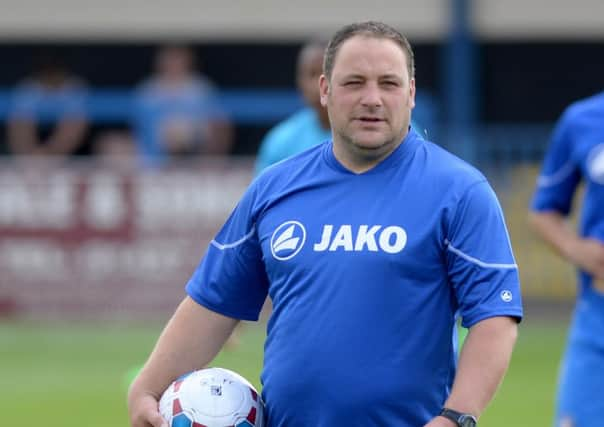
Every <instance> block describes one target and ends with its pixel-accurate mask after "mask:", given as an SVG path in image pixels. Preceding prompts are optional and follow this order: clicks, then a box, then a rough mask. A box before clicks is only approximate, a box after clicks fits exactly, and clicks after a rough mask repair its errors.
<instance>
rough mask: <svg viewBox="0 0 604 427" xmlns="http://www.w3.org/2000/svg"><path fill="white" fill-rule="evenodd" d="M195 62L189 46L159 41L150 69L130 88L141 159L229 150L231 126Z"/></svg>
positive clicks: (160, 160) (158, 161)
mask: <svg viewBox="0 0 604 427" xmlns="http://www.w3.org/2000/svg"><path fill="white" fill-rule="evenodd" d="M195 67H196V62H195V56H194V53H193V51H192V50H191V49H190V48H189V47H187V46H184V45H167V46H162V47H160V48H159V49H158V50H157V54H156V56H155V64H154V73H153V75H152V76H150V77H149V78H148V79H146V80H145V81H144V82H142V83H141V84H140V85H139V86H138V88H137V89H136V91H135V95H136V96H135V103H134V104H135V112H134V114H133V128H134V133H135V141H136V146H137V152H138V155H139V156H140V157H141V159H142V160H143V162H144V163H145V164H147V165H151V166H155V165H161V164H163V163H165V162H167V161H169V160H170V159H174V158H191V157H194V156H196V155H225V154H228V153H229V152H230V150H231V146H232V143H233V132H232V127H231V124H230V121H229V120H228V118H227V117H226V114H225V113H224V112H223V111H222V110H221V109H220V108H219V105H218V102H217V101H216V90H217V89H216V87H215V86H214V84H213V83H212V82H211V81H210V80H209V79H208V78H207V77H206V76H204V75H203V74H201V73H199V72H197V71H196V69H195Z"/></svg>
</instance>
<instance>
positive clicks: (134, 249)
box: [0, 0, 604, 316]
mask: <svg viewBox="0 0 604 427" xmlns="http://www.w3.org/2000/svg"><path fill="white" fill-rule="evenodd" d="M4 3H10V4H4ZM0 5H2V6H3V13H2V14H0V58H1V60H2V64H3V66H2V67H1V68H0V152H2V153H4V154H7V156H5V158H4V159H3V160H2V165H1V166H0V272H1V274H0V311H1V310H4V311H9V310H16V311H21V312H23V313H26V314H38V315H51V314H66V313H73V314H77V315H81V314H82V313H88V314H90V315H92V316H96V315H109V316H113V315H115V314H116V313H123V314H125V315H126V314H127V313H130V312H131V311H132V310H138V311H139V312H142V311H149V312H157V311H158V310H159V311H160V312H163V313H166V312H170V311H171V309H172V308H173V304H175V303H176V302H177V301H179V300H180V297H181V296H182V294H181V293H180V292H179V290H182V288H183V286H184V283H185V282H186V280H187V279H188V275H189V274H190V273H191V272H192V271H193V269H194V267H195V264H196V263H197V262H198V260H199V259H200V257H201V256H202V254H203V252H204V248H205V247H206V245H207V243H208V241H209V239H210V238H211V236H212V235H213V233H214V232H215V231H216V229H217V228H218V227H219V225H220V224H221V223H222V221H223V220H224V219H225V218H226V215H228V212H229V211H230V209H231V208H232V207H233V206H234V204H235V203H236V200H237V199H238V197H239V196H240V194H241V193H242V192H243V190H244V188H245V186H246V185H247V183H248V182H249V180H250V179H251V176H252V164H253V157H254V155H255V154H256V152H257V149H258V145H259V144H260V141H261V139H262V137H263V136H264V134H265V133H266V132H267V130H268V129H269V128H271V127H272V126H273V125H274V124H275V123H277V122H278V121H279V120H282V119H283V118H285V117H287V116H288V115H290V114H291V113H293V112H294V111H296V110H297V109H299V108H300V107H301V106H302V100H301V99H300V97H299V95H298V93H297V91H296V89H295V81H294V76H295V66H296V55H297V52H298V50H299V48H300V46H301V44H302V43H304V42H305V41H306V40H307V39H309V38H311V37H312V38H317V37H324V38H328V37H329V36H330V35H331V33H332V32H333V31H334V30H335V29H336V28H338V27H340V26H341V25H343V24H345V23H349V22H352V21H360V20H368V19H376V20H383V21H385V22H387V23H389V24H391V25H394V26H396V27H397V28H399V29H400V30H401V31H402V32H403V33H404V34H406V35H407V36H408V37H409V38H410V40H411V42H412V44H413V46H414V49H415V53H416V63H417V86H418V88H419V91H418V99H417V108H416V110H415V112H414V121H415V122H416V123H417V124H418V125H419V126H421V127H422V129H425V131H426V133H427V135H428V138H429V139H433V140H434V141H435V142H437V143H439V144H442V145H443V146H445V147H447V148H448V149H450V150H452V151H454V152H455V153H457V154H459V155H460V156H461V157H464V158H465V159H467V160H468V161H470V162H472V163H474V164H476V165H477V166H478V167H479V168H481V169H482V170H483V171H484V173H485V174H486V175H487V177H488V178H489V179H490V180H491V181H492V183H493V185H494V187H495V188H496V190H497V191H498V195H499V197H500V200H501V201H502V204H503V205H504V210H505V212H506V216H507V220H508V223H509V227H510V231H511V234H512V240H513V243H514V246H515V251H516V255H517V258H518V263H519V265H520V271H521V274H522V279H523V288H524V292H525V294H526V296H527V297H529V298H531V297H533V298H540V299H545V300H564V299H569V298H572V295H573V294H574V289H573V283H574V280H573V279H572V275H573V272H572V271H571V270H570V269H569V267H567V266H565V265H564V264H563V263H561V262H560V261H559V260H558V259H557V258H556V257H554V256H553V255H551V254H550V253H549V251H548V250H547V249H546V248H545V247H543V246H542V245H541V244H539V243H537V242H536V241H535V240H534V239H533V238H532V236H531V234H530V232H528V229H527V227H526V225H525V222H526V221H525V216H526V211H527V206H528V200H529V197H530V191H532V188H533V181H534V179H535V177H536V174H537V165H538V163H539V162H540V161H541V158H542V155H543V152H544V149H545V146H546V145H547V142H548V137H549V132H550V129H551V126H552V124H553V121H554V120H555V119H556V118H557V117H558V116H559V114H560V113H561V111H562V110H563V108H564V107H565V106H566V105H568V104H569V103H570V102H572V101H574V100H577V99H580V98H582V97H585V96H588V95H590V94H593V93H596V92H598V91H601V90H602V89H603V88H604V79H603V76H604V55H602V52H603V51H604V3H603V2H602V1H600V0H577V1H575V2H572V3H568V2H565V1H562V0H549V1H544V0H523V1H520V0H508V1H505V2H502V1H495V0H474V1H471V0H408V1H403V2H401V1H395V0H384V1H378V2H373V3H370V4H365V3H358V4H351V3H350V2H346V1H343V0H336V1H331V2H328V4H325V2H319V1H316V0H310V1H307V2H304V5H302V4H295V5H294V4H292V5H288V7H283V5H282V3H281V2H279V1H277V0H259V1H255V2H219V1H215V0H205V1H192V0H179V1H173V2H171V3H169V4H168V3H161V4H150V3H148V2H144V1H142V0H133V1H129V2H127V3H124V2H119V1H117V0H107V1H105V2H103V3H102V4H95V5H94V7H84V6H83V5H82V3H81V2H76V1H75V0H61V1H58V2H53V4H52V13H50V12H49V11H47V10H45V7H46V6H44V7H41V6H40V4H39V2H35V1H33V0H21V1H20V2H18V3H16V2H8V1H7V0H4V1H3V0H0ZM47 7H48V8H50V6H47ZM165 44H170V45H174V46H176V45H179V46H182V45H187V46H190V49H191V52H192V54H193V57H194V58H197V59H201V58H202V59H203V73H204V75H205V76H206V77H207V79H208V81H212V82H213V84H212V100H213V102H215V104H214V106H213V107H212V109H211V111H214V112H220V114H219V115H217V116H216V115H215V117H219V118H220V119H221V121H222V124H227V123H228V125H227V127H226V128H224V127H223V128H222V131H220V130H219V131H218V133H214V134H212V133H211V132H208V133H204V138H208V137H209V138H211V140H210V141H208V140H207V139H206V141H205V143H208V144H209V145H208V146H213V147H220V149H216V150H214V149H213V150H208V151H205V150H201V149H199V150H197V149H191V150H184V152H183V153H181V154H184V155H179V156H178V157H179V159H178V160H174V162H168V163H166V164H164V165H162V166H163V167H161V168H155V169H148V168H139V167H138V166H137V164H136V163H133V162H130V161H125V162H124V161H117V162H114V161H109V162H108V161H106V160H107V159H115V158H118V159H119V158H122V159H123V158H130V159H132V158H134V157H136V153H137V150H136V148H135V147H136V146H139V147H140V146H141V144H140V141H139V143H138V144H137V143H136V140H133V138H142V137H143V136H142V134H143V133H144V132H140V128H139V130H138V131H137V117H139V118H140V116H137V103H136V99H137V98H136V94H137V93H140V92H136V90H135V88H136V87H137V85H138V84H139V83H140V82H141V81H143V80H144V79H145V78H147V77H148V75H149V73H150V71H151V70H152V68H153V64H154V58H155V54H156V48H157V46H160V45H165ZM43 49H52V51H53V52H57V53H58V54H59V55H60V57H61V58H62V61H63V63H64V65H65V66H66V67H67V68H68V69H69V70H70V71H72V72H73V73H74V74H76V75H78V76H80V77H81V78H82V79H83V80H85V81H86V82H87V91H86V93H85V99H84V100H83V101H82V100H81V104H80V106H79V107H78V109H79V110H81V111H80V112H81V113H82V115H81V117H85V118H86V120H87V124H86V132H85V135H84V134H83V135H82V138H84V140H83V141H81V144H80V145H78V146H77V150H74V151H77V152H76V154H80V155H83V156H82V158H77V160H74V159H73V158H71V159H70V161H68V162H65V161H61V162H57V161H56V158H54V157H53V158H49V159H48V161H45V160H44V159H43V158H39V156H38V158H36V159H35V161H34V160H32V161H30V162H27V161H24V160H22V159H20V160H17V159H15V157H13V156H12V155H11V154H10V153H11V152H12V151H13V149H11V147H12V146H13V145H14V144H15V142H14V134H15V132H11V131H10V127H11V125H10V118H11V111H12V110H11V109H12V106H13V105H14V102H15V99H16V96H17V94H18V92H17V91H16V90H15V88H17V84H18V82H20V81H22V80H23V78H24V77H26V76H27V75H28V74H29V72H30V65H31V63H32V62H31V61H32V59H33V58H34V57H35V54H36V52H39V51H40V50H43ZM195 71H200V70H199V69H197V70H195ZM204 78H205V77H204ZM205 87H209V86H205ZM139 99H140V98H139ZM189 105H191V104H189ZM185 109H186V108H185ZM181 111H183V110H181ZM188 111H191V109H189V110H188ZM79 117H80V116H79ZM222 119H224V120H222ZM204 126H205V125H204ZM218 128H220V126H218ZM178 129H180V130H183V129H184V130H183V132H185V131H186V130H187V129H190V128H189V127H186V126H185V127H182V126H181V127H178ZM203 129H206V130H207V129H209V127H203ZM174 132H176V133H178V132H177V131H174ZM174 132H172V134H173V133H174ZM183 132H180V133H178V135H181V136H182V134H184V133H183ZM204 132H205V131H204ZM221 132H222V133H221ZM185 133H186V132H185ZM193 134H196V133H195V132H194V133H193ZM187 135H192V134H191V133H190V132H189V133H187ZM196 135H197V134H196ZM210 135H213V136H210ZM11 138H13V139H12V140H11ZM218 139H221V141H223V142H219V141H218ZM225 141H226V142H225ZM189 148H190V147H189ZM227 154H228V155H229V156H226V155H227ZM101 158H102V159H103V161H99V159H101ZM3 307H4V308H3Z"/></svg>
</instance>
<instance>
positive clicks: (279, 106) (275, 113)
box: [0, 89, 303, 125]
mask: <svg viewBox="0 0 604 427" xmlns="http://www.w3.org/2000/svg"><path fill="white" fill-rule="evenodd" d="M12 97H13V92H12V91H11V90H10V89H0V120H2V121H4V120H6V118H7V116H8V115H9V114H10V110H11V103H12ZM215 101H216V103H217V105H218V107H219V109H220V110H222V111H224V112H225V113H226V114H227V115H228V116H229V117H230V118H231V119H232V120H233V121H234V122H236V123H239V124H258V125H267V124H272V123H275V122H277V121H279V120H281V119H283V118H285V117H287V116H289V115H290V114H292V113H293V112H295V111H296V110H298V109H299V108H301V107H302V106H303V101H302V98H301V97H300V95H299V94H298V93H297V91H295V90H275V89H262V90H260V89H249V90H248V89H240V90H224V91H221V92H220V94H219V96H217V98H216V100H215ZM85 105H86V107H85V108H86V111H85V113H86V115H87V116H88V117H89V118H90V119H91V120H92V121H94V122H96V123H110V122H116V121H129V120H131V118H132V116H133V114H134V112H135V97H134V91H133V90H128V89H102V90H100V89H97V90H90V91H89V92H88V94H87V96H86V100H85ZM47 118H48V119H50V118H49V117H47Z"/></svg>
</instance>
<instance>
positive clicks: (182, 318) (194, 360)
mask: <svg viewBox="0 0 604 427" xmlns="http://www.w3.org/2000/svg"><path fill="white" fill-rule="evenodd" d="M236 325H237V320H235V319H231V318H228V317H224V316H222V315H220V314H217V313H214V312H211V311H209V310H208V309H206V308H204V307H201V306H199V305H198V304H197V303H196V302H195V301H193V300H191V299H190V298H185V300H184V301H183V302H182V303H181V304H180V306H179V307H178V309H177V310H176V312H175V314H174V316H173V317H172V319H171V320H170V322H168V324H167V326H166V328H165V329H164V331H163V332H162V334H161V336H160V338H159V340H158V342H157V344H156V346H155V348H154V349H153V352H152V353H151V355H150V356H149V360H148V361H147V363H146V364H145V366H144V367H143V369H142V370H141V372H140V374H139V375H138V377H137V378H136V380H135V381H134V383H133V384H132V387H131V390H130V394H131V396H130V397H131V398H132V397H133V396H134V397H135V396H136V395H138V394H140V393H147V394H152V395H154V396H155V397H159V395H160V394H161V393H162V392H163V390H165V389H166V388H167V386H168V385H169V384H170V382H172V381H173V380H174V379H175V378H176V377H178V376H180V375H181V374H183V373H186V372H190V371H193V370H195V369H200V368H202V367H204V366H206V365H207V364H208V363H210V362H211V361H212V360H213V359H214V357H215V356H216V355H217V354H218V352H219V351H220V349H221V348H222V346H223V344H224V342H225V341H226V339H227V338H228V337H229V335H230V334H231V332H232V331H233V329H234V328H235V326H236Z"/></svg>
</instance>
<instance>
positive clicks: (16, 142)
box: [7, 51, 89, 156]
mask: <svg viewBox="0 0 604 427" xmlns="http://www.w3.org/2000/svg"><path fill="white" fill-rule="evenodd" d="M35 62H36V65H35V69H34V72H33V74H32V75H31V76H30V77H27V78H26V79H25V80H24V81H23V82H21V83H20V84H19V85H18V86H17V87H16V88H15V91H14V94H13V102H12V107H11V111H10V112H9V118H8V124H7V144H8V148H9V151H10V152H11V153H13V154H16V155H31V156H37V155H71V154H78V151H79V150H81V149H82V148H83V146H84V144H85V142H86V136H87V132H88V128H89V125H88V120H87V117H86V86H85V84H84V82H83V80H82V79H81V78H79V77H77V76H75V75H73V74H71V73H70V72H69V70H68V69H67V67H66V66H65V64H64V63H63V61H62V59H61V58H60V57H59V55H58V54H57V53H55V52H51V51H45V52H43V53H41V54H40V55H39V56H38V57H37V59H36V61H35Z"/></svg>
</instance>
